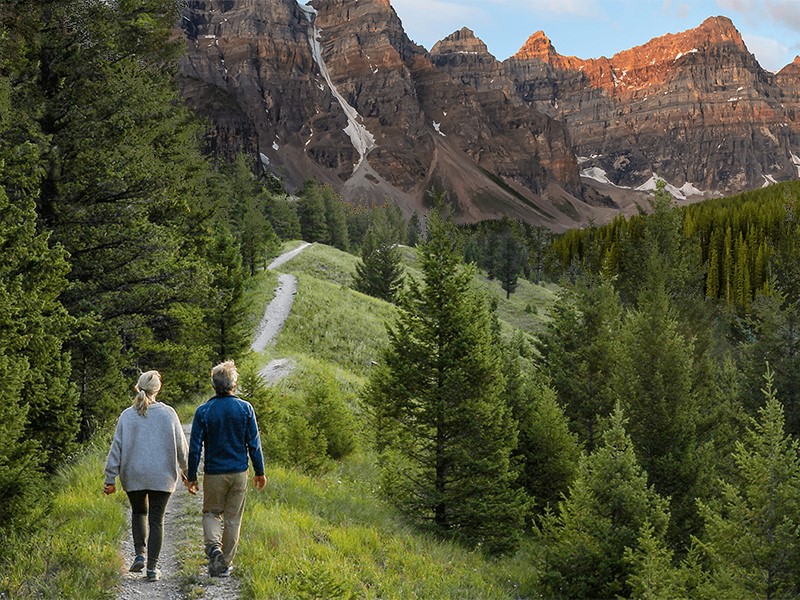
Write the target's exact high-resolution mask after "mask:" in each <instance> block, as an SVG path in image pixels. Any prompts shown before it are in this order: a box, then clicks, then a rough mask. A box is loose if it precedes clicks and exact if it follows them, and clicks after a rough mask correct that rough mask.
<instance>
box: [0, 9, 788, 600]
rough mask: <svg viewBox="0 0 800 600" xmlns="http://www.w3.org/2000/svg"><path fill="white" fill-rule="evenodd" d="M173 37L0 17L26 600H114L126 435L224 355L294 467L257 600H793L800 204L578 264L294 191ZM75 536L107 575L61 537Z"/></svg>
mask: <svg viewBox="0 0 800 600" xmlns="http://www.w3.org/2000/svg"><path fill="white" fill-rule="evenodd" d="M176 16H177V6H176V3H175V2H174V1H173V0H112V1H105V0H36V1H34V0H5V1H4V2H3V3H2V5H0V223H1V224H2V226H0V247H2V253H3V254H2V255H3V261H2V264H0V375H2V377H0V379H1V380H2V381H4V382H5V383H6V385H5V393H4V402H3V403H2V404H0V598H5V597H9V598H15V597H20V598H27V597H30V598H33V597H53V598H55V597H87V598H89V597H98V598H101V597H113V588H114V585H115V577H116V578H118V577H119V572H118V560H119V559H118V557H117V554H118V547H119V543H120V535H122V533H121V532H123V530H124V528H125V525H124V514H125V510H126V508H125V506H124V505H123V504H122V499H120V502H119V503H117V504H111V503H108V502H106V503H105V505H104V504H103V499H102V498H101V497H100V496H99V494H97V493H96V492H97V490H99V486H100V481H101V478H102V459H103V457H104V452H105V451H106V448H107V446H106V444H107V441H108V438H109V434H110V431H111V429H112V428H113V425H114V423H115V420H116V418H117V416H118V415H119V413H120V412H121V411H122V410H123V409H124V408H126V407H127V406H128V405H129V404H130V401H131V397H132V394H131V386H132V384H133V383H134V382H135V381H136V379H137V377H138V374H139V373H140V372H142V371H145V370H149V369H158V370H159V371H160V372H161V373H162V375H163V376H164V382H165V387H164V391H163V392H162V394H161V395H160V396H159V399H160V400H162V401H164V402H167V403H169V404H172V405H175V406H176V407H178V408H179V414H181V415H182V418H184V419H185V418H186V415H187V414H188V415H189V416H190V415H191V410H192V409H193V407H194V406H195V405H196V404H197V403H199V402H201V401H202V400H203V397H204V395H207V393H208V389H207V388H208V381H207V379H208V377H207V373H208V372H209V369H210V367H211V366H212V365H213V364H215V363H216V362H219V361H221V360H224V359H235V360H236V361H237V363H239V364H240V365H242V379H241V381H240V384H241V386H240V393H241V395H242V397H243V398H245V399H247V400H249V401H250V402H252V404H253V405H254V407H255V408H256V411H257V415H258V419H259V422H260V424H261V427H262V436H263V443H264V451H265V455H266V458H267V463H268V465H269V466H270V469H269V472H268V475H269V477H270V481H271V483H270V485H269V486H268V488H267V490H266V491H265V493H264V495H262V496H258V497H253V500H252V504H253V508H252V515H249V516H248V518H251V519H252V520H251V521H249V524H248V525H246V526H245V529H246V531H245V532H244V534H243V535H244V536H245V537H244V538H243V546H242V550H241V553H242V559H241V560H242V562H241V565H242V571H243V572H244V573H245V575H243V582H244V583H243V588H242V593H243V594H244V596H245V597H251V598H265V597H270V598H279V597H281V598H362V597H363V598H404V597H427V598H464V597H475V598H553V599H562V598H563V599H574V598H586V599H591V598H611V599H616V598H650V599H672V598H698V599H703V600H704V599H708V600H712V599H717V598H731V599H737V598H764V599H778V598H797V597H800V455H799V454H798V448H799V447H798V439H799V438H800V184H798V183H797V182H789V183H783V184H777V185H772V186H769V187H767V188H764V189H761V190H755V191H752V192H748V193H745V194H741V195H739V196H736V197H731V198H724V199H715V200H708V201H705V202H702V203H699V204H695V205H691V206H687V207H677V206H676V205H674V203H673V202H672V200H671V198H670V197H669V196H668V195H666V194H665V192H664V190H663V186H662V187H660V188H658V189H657V190H656V192H655V195H654V197H653V200H652V210H650V211H647V212H646V213H645V212H643V213H642V214H640V215H638V216H636V217H633V218H629V219H623V218H618V219H615V220H614V221H613V222H611V223H609V224H608V225H605V226H598V227H589V228H586V229H583V230H575V231H569V232H566V233H564V234H561V235H555V234H553V233H552V232H549V231H547V230H545V229H542V228H539V227H534V226H531V225H529V224H526V223H522V222H517V221H514V220H511V219H501V220H497V221H487V222H483V223H478V224H475V225H470V226H456V225H455V224H454V222H453V219H452V218H451V216H450V207H448V196H447V193H446V191H441V192H440V193H433V192H432V193H431V196H432V197H431V198H430V201H431V205H433V206H435V208H434V209H432V210H431V211H430V213H429V214H426V215H420V214H414V215H413V216H411V218H410V219H406V218H404V217H403V215H402V214H401V212H400V210H399V209H398V208H397V207H395V206H380V205H379V203H377V202H376V207H373V208H365V207H359V206H354V205H351V204H349V203H348V202H347V198H342V197H340V196H339V195H338V194H337V193H336V192H335V190H334V189H332V188H331V187H330V186H328V185H323V184H320V183H318V182H315V181H313V180H311V179H309V180H308V181H306V183H305V184H304V186H303V187H302V188H301V189H299V190H296V191H295V193H294V194H289V193H287V191H286V190H285V188H284V182H282V181H281V180H280V179H279V178H276V177H275V176H273V175H271V174H268V173H263V172H260V171H259V169H258V168H257V165H256V164H255V163H254V162H253V161H252V159H251V158H250V157H249V156H247V155H245V154H240V155H238V156H235V157H232V158H231V157H223V156H218V155H216V154H215V153H214V152H213V149H212V144H211V143H210V135H211V133H210V132H211V130H212V128H211V126H210V124H209V123H206V122H204V121H202V120H200V119H199V118H197V116H196V115H194V114H192V113H191V112H190V111H189V110H188V109H187V108H186V107H185V106H184V105H183V104H182V102H181V100H180V95H179V93H178V90H177V87H176V84H175V78H174V77H175V73H176V68H177V66H176V65H177V61H178V59H179V58H180V56H181V52H182V45H181V41H180V40H176V39H175V38H174V37H173V36H172V35H171V29H172V26H173V24H174V22H175V20H176ZM297 240H305V241H308V242H312V243H313V244H314V245H313V246H312V248H311V249H310V250H307V251H305V252H304V253H303V254H302V255H300V256H299V257H298V258H296V259H294V260H293V261H292V262H291V263H289V264H287V265H286V266H285V267H284V268H285V269H287V270H290V271H291V272H293V273H295V274H296V275H297V277H298V286H299V290H300V291H299V293H298V300H297V306H296V309H294V310H295V312H296V314H297V316H296V317H292V319H291V320H290V321H289V322H288V324H287V326H286V329H285V331H284V332H283V333H282V334H281V336H282V337H281V338H280V341H279V342H278V343H277V345H276V346H275V347H274V348H272V349H270V350H269V355H268V356H253V354H254V353H253V352H251V350H250V342H251V337H252V333H253V331H254V329H255V326H256V324H257V322H258V319H260V317H261V315H262V314H263V308H264V305H265V304H266V302H268V301H269V299H270V298H271V296H272V293H273V290H274V289H275V286H276V285H277V275H276V274H274V273H272V272H270V271H268V270H267V269H266V267H267V265H268V264H269V262H270V260H271V259H272V258H273V257H275V256H277V255H278V254H279V253H281V252H282V251H284V250H286V249H287V248H289V247H291V246H292V245H293V244H294V243H295V242H296V241H297ZM293 314H295V313H293ZM273 356H290V357H292V359H293V360H294V361H296V362H297V363H298V364H299V367H298V370H297V372H296V374H294V375H293V376H291V377H290V378H289V379H288V380H287V383H285V384H281V385H278V386H267V385H266V383H265V382H264V381H263V378H262V377H261V376H260V375H259V369H260V368H261V367H263V365H264V361H265V360H266V359H267V358H271V357H273ZM83 477H85V478H86V479H83ZM42 481H47V482H53V485H44V486H43V485H42ZM89 481H94V482H95V483H94V484H90V483H87V482H89ZM272 482H274V483H272ZM95 484H96V486H97V490H94V488H92V485H95ZM89 490H93V491H89ZM71 494H72V495H77V496H75V497H77V498H79V500H66V499H69V498H73V496H72V495H71ZM92 494H94V495H92ZM87 506H89V507H92V508H89V509H87V508H86V507H87ZM100 506H106V508H99V507H100ZM76 507H80V508H79V509H78V508H76ZM95 511H96V512H95ZM102 511H109V512H107V513H106V512H102ZM65 515H70V516H65ZM76 515H80V518H85V517H87V515H88V516H89V517H92V516H95V517H96V522H95V523H94V524H93V527H94V528H95V529H93V530H92V531H94V532H95V534H96V535H95V538H96V539H95V542H93V544H87V548H88V549H82V550H80V551H81V552H88V553H89V554H84V555H82V556H83V558H84V560H82V562H78V561H77V560H75V558H74V555H73V554H74V553H75V552H77V550H75V549H74V548H73V549H71V550H69V552H68V554H66V555H63V556H62V555H58V556H56V553H57V552H60V551H61V550H59V549H58V547H57V546H56V545H55V544H56V542H48V543H46V544H45V543H42V544H39V543H38V542H36V541H35V540H41V539H48V540H49V539H50V538H56V537H58V536H57V535H52V536H50V535H48V532H49V531H50V530H51V529H53V528H59V527H66V528H67V529H66V531H70V532H71V533H70V536H72V537H71V538H70V539H82V538H81V536H82V535H87V534H86V532H87V531H89V529H87V527H88V526H87V525H85V522H84V521H80V525H76V524H75V523H78V521H77V519H78V516H76ZM115 524H116V525H115ZM115 527H116V529H115ZM82 529H83V530H85V531H82ZM32 540H33V541H32ZM73 544H77V542H73ZM25 561H29V562H25ZM93 569H96V571H94V570H93ZM276 574H278V575H276ZM187 577H188V576H187ZM190 580H191V578H190V577H188V578H187V581H190ZM187 585H188V584H187ZM93 586H94V587H93ZM109 590H111V592H109ZM109 594H111V595H109ZM189 596H190V594H189V593H187V597H189Z"/></svg>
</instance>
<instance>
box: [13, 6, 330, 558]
mask: <svg viewBox="0 0 800 600" xmlns="http://www.w3.org/2000/svg"><path fill="white" fill-rule="evenodd" d="M177 10H178V7H177V4H176V3H175V2H173V1H172V0H130V1H128V0H125V1H122V0H120V1H115V2H105V1H101V0H96V1H95V0H88V1H84V0H49V1H45V2H39V1H36V2H34V1H32V0H10V1H8V2H4V3H3V5H2V7H0V23H1V24H2V30H1V32H2V35H0V205H2V209H3V210H2V222H3V227H2V230H1V231H0V246H1V247H2V249H3V259H4V261H3V267H2V269H0V296H2V299H3V300H2V303H1V304H2V311H1V312H2V315H0V331H2V335H0V338H2V341H1V342H0V365H2V366H1V367H0V369H2V374H3V375H4V377H5V380H6V382H7V383H8V388H7V392H6V398H5V402H4V404H3V409H2V412H3V415H4V417H3V419H2V425H1V426H0V427H2V431H3V435H2V436H1V437H2V441H0V499H2V502H0V504H1V505H2V508H0V512H2V516H3V518H2V520H1V521H0V537H2V538H5V537H6V536H7V535H10V534H11V533H12V532H13V531H14V530H16V529H18V528H20V527H24V526H25V525H26V523H27V521H26V517H27V515H28V514H32V513H33V512H34V511H38V510H41V509H42V507H43V503H42V502H39V503H35V502H32V501H31V500H32V494H33V492H34V490H40V489H41V487H40V485H39V484H38V483H37V482H38V481H39V480H40V479H41V477H42V476H43V473H45V472H53V471H55V470H56V469H57V468H58V467H59V466H60V465H61V464H62V463H63V462H65V461H66V460H67V459H68V458H70V456H71V455H72V454H73V453H74V451H75V450H76V449H77V448H78V447H79V445H80V444H81V443H83V442H85V441H86V440H88V439H89V438H91V436H92V435H93V434H94V433H95V432H96V431H98V429H101V428H103V427H105V426H106V425H107V424H108V423H109V422H110V421H113V419H114V418H115V417H116V415H117V414H118V412H119V411H120V410H122V409H123V408H124V407H125V406H126V405H127V404H128V403H129V394H130V382H131V381H135V379H136V377H137V374H138V372H139V371H140V370H146V369H151V368H155V369H158V370H160V371H161V372H162V373H163V375H164V380H165V382H166V385H165V389H164V392H163V393H162V396H163V397H164V400H166V401H176V400H181V399H188V398H190V397H191V396H192V395H193V394H195V393H196V392H197V391H198V390H199V389H201V388H203V387H204V386H205V379H206V377H205V376H204V373H207V372H208V368H209V366H210V365H211V364H213V362H214V361H218V360H220V359H223V358H239V357H240V356H242V355H243V353H244V352H245V351H246V350H247V348H248V346H249V332H248V331H246V330H245V328H244V319H245V316H246V315H245V311H244V305H243V302H244V290H245V286H246V285H247V278H248V276H249V275H250V274H252V273H254V272H255V271H256V270H257V269H258V268H260V267H262V266H263V264H264V263H265V262H266V260H267V258H268V257H269V256H270V255H272V254H274V253H275V252H277V249H278V242H279V241H280V239H281V238H283V239H287V238H297V237H300V235H301V219H300V216H299V214H298V213H299V211H298V208H297V207H296V206H295V204H297V202H292V201H290V200H289V199H287V198H286V195H285V194H284V193H282V191H281V190H280V185H279V182H278V183H277V184H276V182H275V181H274V180H261V179H259V178H258V177H256V176H254V175H253V172H252V170H251V168H250V165H248V164H247V161H246V160H245V159H244V158H239V159H237V161H236V162H235V163H233V164H226V163H215V162H214V161H213V160H212V159H210V158H209V157H208V156H207V155H206V154H204V141H203V136H204V133H205V125H204V124H203V123H202V122H200V121H199V120H198V119H196V117H194V116H193V115H192V114H191V113H190V112H189V111H188V110H187V109H186V108H185V107H184V106H183V105H182V103H181V102H180V98H179V95H178V93H177V88H176V86H175V83H174V74H175V69H176V60H177V58H178V57H179V55H180V52H181V44H180V43H179V42H177V41H170V40H171V37H170V32H171V28H172V26H173V24H174V23H175V22H176V18H177ZM331 231H333V232H334V235H336V234H338V232H337V230H336V229H335V228H334V227H332V228H331ZM0 552H1V551H0Z"/></svg>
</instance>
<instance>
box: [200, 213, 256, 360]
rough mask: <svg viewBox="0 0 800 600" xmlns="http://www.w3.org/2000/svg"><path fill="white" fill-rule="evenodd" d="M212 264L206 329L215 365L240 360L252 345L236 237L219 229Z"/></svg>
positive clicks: (212, 253)
mask: <svg viewBox="0 0 800 600" xmlns="http://www.w3.org/2000/svg"><path fill="white" fill-rule="evenodd" d="M209 258H210V261H211V262H212V273H213V280H212V287H211V289H212V290H213V291H214V293H213V294H211V297H210V298H209V299H208V308H207V309H206V324H207V325H206V327H207V329H208V331H209V334H210V335H209V337H210V341H211V357H212V359H213V361H214V362H221V361H223V360H229V359H234V360H236V359H238V358H241V357H242V356H243V355H244V354H245V352H246V351H247V349H248V347H249V345H250V328H249V323H248V322H247V305H246V302H245V298H244V290H245V285H246V277H245V271H244V268H243V266H242V258H241V254H240V252H239V247H238V245H237V244H236V240H235V239H234V236H233V235H232V234H231V233H230V232H229V231H228V230H227V229H226V228H225V227H224V226H223V225H221V224H220V225H219V226H218V227H217V232H216V240H215V244H214V246H213V249H212V251H211V256H210V257H209Z"/></svg>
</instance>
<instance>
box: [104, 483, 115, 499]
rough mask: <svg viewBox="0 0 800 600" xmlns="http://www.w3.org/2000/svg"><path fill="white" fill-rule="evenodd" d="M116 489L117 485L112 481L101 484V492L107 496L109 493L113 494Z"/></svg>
mask: <svg viewBox="0 0 800 600" xmlns="http://www.w3.org/2000/svg"><path fill="white" fill-rule="evenodd" d="M116 491H117V486H115V485H114V484H113V483H107V484H105V485H104V486H103V493H104V494H105V495H106V496H108V495H109V494H113V493H114V492H116Z"/></svg>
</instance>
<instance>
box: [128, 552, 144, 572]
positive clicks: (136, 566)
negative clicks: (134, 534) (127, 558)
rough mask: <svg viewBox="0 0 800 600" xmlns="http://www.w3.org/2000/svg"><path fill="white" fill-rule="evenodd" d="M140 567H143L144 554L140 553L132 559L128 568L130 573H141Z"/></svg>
mask: <svg viewBox="0 0 800 600" xmlns="http://www.w3.org/2000/svg"><path fill="white" fill-rule="evenodd" d="M142 569H144V556H142V555H141V554H137V555H136V558H134V559H133V564H132V565H131V568H130V569H128V571H130V572H131V573H141V572H142Z"/></svg>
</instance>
